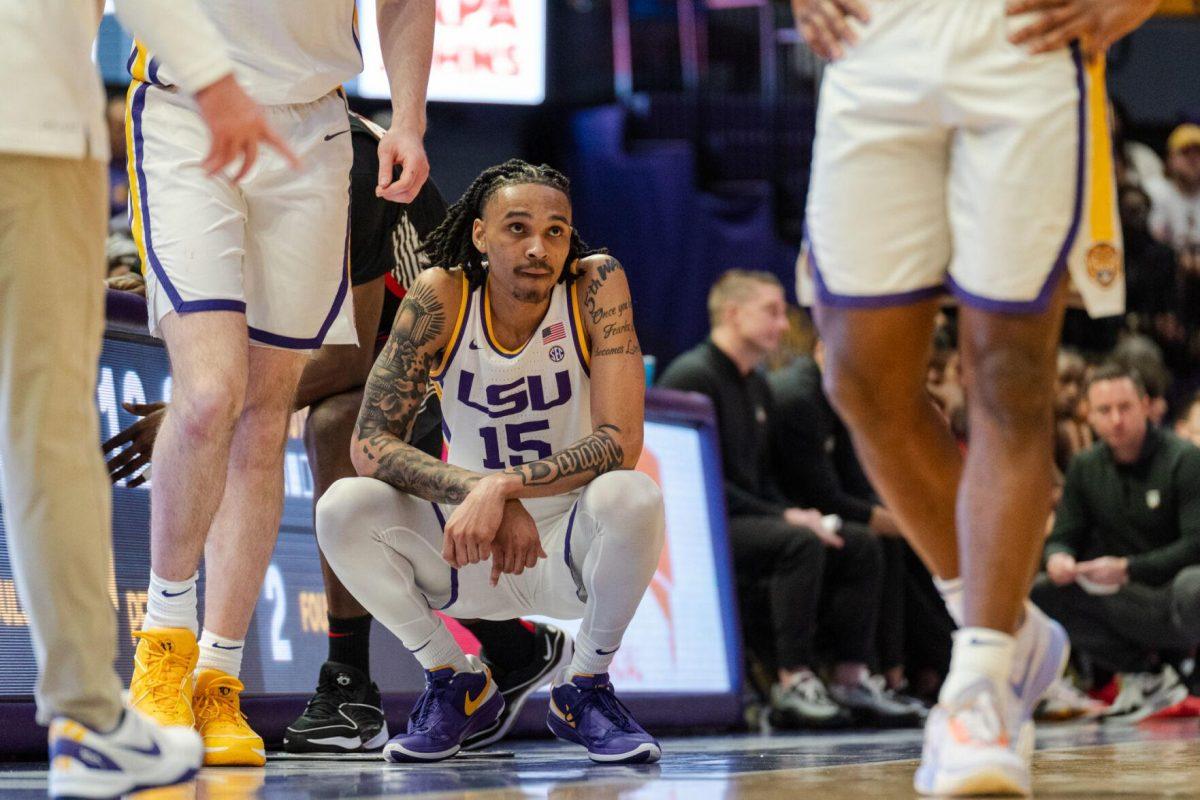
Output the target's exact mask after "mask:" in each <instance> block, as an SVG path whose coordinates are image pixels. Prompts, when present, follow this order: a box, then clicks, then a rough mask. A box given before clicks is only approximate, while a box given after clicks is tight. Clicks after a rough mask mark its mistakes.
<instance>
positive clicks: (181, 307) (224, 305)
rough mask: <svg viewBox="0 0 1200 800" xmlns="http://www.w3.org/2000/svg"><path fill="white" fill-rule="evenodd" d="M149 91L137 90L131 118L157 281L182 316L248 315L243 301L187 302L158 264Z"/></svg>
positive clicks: (144, 225) (144, 236)
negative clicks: (149, 172) (147, 130)
mask: <svg viewBox="0 0 1200 800" xmlns="http://www.w3.org/2000/svg"><path fill="white" fill-rule="evenodd" d="M149 89H150V84H149V83H143V84H141V85H140V86H138V87H137V89H135V90H134V92H133V102H132V104H131V106H130V116H132V118H133V163H134V169H135V170H136V172H137V182H138V198H137V202H138V205H139V206H140V207H141V210H142V240H143V242H144V243H145V245H146V258H147V259H148V260H149V261H150V268H151V269H152V270H153V271H154V277H156V278H158V281H159V283H161V284H162V287H163V290H164V291H165V292H166V293H167V299H168V300H170V301H171V307H172V308H174V309H175V311H176V312H178V313H180V314H188V313H191V312H194V311H236V312H239V313H244V312H245V310H246V304H245V303H244V302H243V301H241V300H230V299H221V298H213V299H207V300H184V299H183V297H182V296H181V295H180V294H179V290H178V289H176V288H175V284H173V283H171V278H170V276H168V275H167V271H166V270H165V269H164V268H163V265H162V262H160V261H159V260H158V254H157V253H155V252H154V235H153V233H152V232H151V229H150V186H149V185H148V184H147V182H146V171H145V169H143V163H142V162H143V159H144V158H145V155H146V142H145V138H144V136H143V133H142V113H143V112H144V111H145V110H146V92H147V91H148V90H149Z"/></svg>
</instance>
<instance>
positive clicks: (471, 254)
mask: <svg viewBox="0 0 1200 800" xmlns="http://www.w3.org/2000/svg"><path fill="white" fill-rule="evenodd" d="M530 183H532V184H538V185H540V186H549V187H551V188H552V189H557V190H558V191H560V192H562V193H563V194H564V195H566V197H567V200H568V201H569V200H570V199H571V182H570V181H569V180H567V176H566V175H563V174H562V173H561V172H559V171H558V170H556V169H554V168H553V167H551V166H549V165H547V164H542V165H540V166H536V167H535V166H534V165H533V164H529V163H527V162H525V161H521V160H520V159H516V158H512V159H509V160H508V161H505V162H504V163H503V164H498V165H496V166H494V167H488V168H487V169H485V170H484V171H483V172H481V173H480V174H479V177H477V178H476V179H475V180H474V181H472V182H471V185H470V186H469V187H467V191H465V192H464V193H463V196H462V197H460V198H459V199H458V202H456V203H455V204H454V205H452V206H450V208H449V210H448V211H447V212H446V218H445V219H443V220H442V222H441V224H440V225H438V226H437V227H436V228H435V229H434V230H433V232H432V233H430V234H429V235H428V236H427V237H425V242H424V244H422V245H421V248H420V252H422V253H425V254H426V255H428V256H429V264H428V266H427V267H426V268H428V267H445V268H446V269H450V268H452V267H462V270H463V273H464V274H466V276H467V282H468V283H469V284H470V286H471V288H472V289H475V288H478V287H480V286H482V285H483V282H484V281H485V280H487V267H485V266H484V259H483V253H480V252H479V250H478V249H476V247H475V243H474V241H473V239H472V238H471V234H472V229H473V227H474V223H475V220H476V219H479V218H482V217H483V209H484V206H486V205H487V202H488V200H490V199H491V197H492V195H494V194H495V193H496V192H498V191H499V190H500V189H503V188H504V187H505V186H518V185H522V184H530ZM607 252H608V251H607V250H604V249H597V250H591V249H588V246H587V245H586V244H585V243H584V241H583V240H582V239H580V238H579V233H578V231H576V230H575V227H574V226H572V227H571V243H570V246H569V247H568V249H567V263H566V265H565V266H564V267H563V271H562V275H560V276H559V278H558V281H559V283H569V282H570V281H572V280H574V279H575V275H574V274H573V273H572V271H571V269H570V266H571V265H572V264H574V263H575V261H576V259H580V258H585V257H587V256H590V255H596V254H598V253H607Z"/></svg>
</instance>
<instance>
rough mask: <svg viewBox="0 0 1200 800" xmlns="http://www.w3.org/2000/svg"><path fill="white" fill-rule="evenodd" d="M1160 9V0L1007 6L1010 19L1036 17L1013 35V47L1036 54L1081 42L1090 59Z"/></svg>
mask: <svg viewBox="0 0 1200 800" xmlns="http://www.w3.org/2000/svg"><path fill="white" fill-rule="evenodd" d="M1157 8H1158V0H1008V3H1007V5H1006V6H1005V10H1006V11H1007V12H1008V14H1009V16H1016V15H1018V14H1034V15H1035V16H1034V17H1033V19H1032V21H1030V22H1029V24H1027V25H1025V26H1023V27H1021V28H1018V29H1017V30H1015V31H1013V33H1012V34H1011V35H1010V36H1009V41H1011V42H1012V43H1013V44H1020V45H1026V46H1027V47H1028V48H1029V52H1030V53H1034V54H1036V53H1048V52H1050V51H1052V50H1059V49H1062V48H1064V47H1067V46H1068V45H1069V44H1071V42H1073V41H1077V40H1078V41H1079V42H1080V43H1081V44H1082V45H1083V49H1084V53H1085V54H1087V55H1088V56H1093V55H1096V54H1098V53H1103V52H1104V51H1105V50H1107V49H1108V47H1109V46H1110V45H1111V44H1112V43H1113V42H1115V41H1117V40H1118V39H1120V38H1121V37H1122V36H1124V35H1125V34H1127V33H1129V32H1130V31H1132V30H1133V29H1134V28H1136V27H1137V26H1138V25H1141V24H1142V22H1144V21H1145V20H1146V19H1147V18H1148V17H1149V16H1150V15H1151V14H1153V13H1154V11H1155V9H1157Z"/></svg>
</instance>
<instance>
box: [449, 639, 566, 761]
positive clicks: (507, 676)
mask: <svg viewBox="0 0 1200 800" xmlns="http://www.w3.org/2000/svg"><path fill="white" fill-rule="evenodd" d="M533 627H534V631H533V635H534V637H535V641H534V645H533V659H532V660H531V661H530V662H529V663H528V664H526V665H524V666H522V667H520V668H518V669H512V670H509V671H508V672H501V671H499V670H497V669H496V667H495V665H493V664H492V662H491V661H489V660H488V657H487V653H486V652H481V653H480V654H479V658H480V660H481V661H483V663H484V664H486V665H487V666H488V669H490V670H491V671H492V678H493V680H495V681H496V686H497V687H499V689H500V694H501V696H503V697H504V711H503V712H502V713H501V714H500V716H499V718H497V719H496V721H495V722H494V723H492V725H491V726H490V727H488V728H484V729H483V730H481V731H479V732H478V733H476V734H474V735H472V736H470V737H468V738H467V739H466V741H464V742H463V746H462V749H463V750H478V749H480V748H482V747H487V746H488V745H489V744H491V743H492V742H495V741H498V740H500V739H502V738H504V736H505V735H507V734H508V732H509V730H510V729H511V728H512V726H513V723H514V722H516V721H517V717H518V715H520V713H521V707H522V706H524V705H525V701H526V700H528V699H529V696H530V695H531V694H533V693H534V692H536V691H537V690H538V689H540V688H541V687H543V686H545V685H546V684H548V683H550V680H551V679H552V678H553V677H554V675H555V674H556V673H557V672H558V671H559V670H560V669H562V668H563V667H565V666H566V665H567V664H570V663H571V656H573V655H574V654H575V648H574V642H573V641H572V639H571V637H570V636H568V635H567V632H566V631H563V630H560V629H559V628H556V627H554V626H553V625H546V624H543V623H540V622H536V623H534V625H533Z"/></svg>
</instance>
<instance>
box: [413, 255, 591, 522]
mask: <svg viewBox="0 0 1200 800" xmlns="http://www.w3.org/2000/svg"><path fill="white" fill-rule="evenodd" d="M457 274H458V275H459V276H460V278H461V280H462V296H463V300H462V303H461V304H460V306H459V309H458V314H457V317H456V321H455V324H454V329H453V332H452V333H451V337H450V341H449V343H447V345H446V349H445V353H444V355H443V358H442V363H441V364H439V365H438V367H437V368H436V369H435V370H434V371H433V372H432V374H431V376H430V377H431V378H432V379H433V382H434V387H435V389H436V391H437V393H438V396H439V398H440V399H441V403H442V419H443V421H442V435H443V436H444V437H445V442H446V444H445V446H446V448H447V457H446V460H447V462H448V463H450V464H454V465H455V466H459V467H463V468H464V469H469V470H473V471H476V472H498V471H500V470H504V469H507V468H509V467H515V466H518V465H520V464H525V463H529V462H531V461H537V460H539V459H543V458H546V457H548V456H549V455H550V454H551V453H556V452H559V451H561V450H565V449H566V448H567V447H569V446H570V445H572V444H574V443H575V442H577V441H579V440H580V439H583V438H584V437H586V436H588V435H590V434H591V433H592V403H591V378H590V373H589V352H588V347H587V340H586V338H585V337H584V332H583V325H582V320H581V317H580V315H579V299H578V296H577V291H576V288H575V284H573V283H572V284H570V285H567V284H562V283H559V284H556V285H555V286H554V290H553V292H552V293H551V295H550V306H549V308H548V309H547V310H546V315H545V317H544V318H543V319H542V321H541V322H540V323H539V324H538V326H537V328H536V329H535V330H534V332H533V336H531V337H530V338H529V341H527V342H526V343H525V344H524V345H523V346H522V347H520V348H519V349H517V350H507V349H505V348H504V347H503V346H502V345H501V344H500V343H499V342H498V341H497V340H496V337H495V336H494V335H493V334H492V325H491V307H490V305H489V303H488V290H487V285H486V283H485V284H484V286H482V287H480V288H478V289H474V290H471V289H470V287H469V285H468V284H467V280H466V276H465V275H463V273H461V272H459V273H457ZM578 495H579V492H578V491H575V492H570V493H568V494H565V495H558V496H555V497H545V498H537V499H533V500H525V501H524V503H525V505H526V507H527V508H528V509H529V512H530V514H531V515H532V516H533V517H534V519H535V520H544V519H546V518H548V517H549V516H552V515H554V514H561V513H563V512H565V511H566V510H567V509H569V508H570V506H571V505H572V504H573V503H574V502H575V500H576V498H577V497H578Z"/></svg>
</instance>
